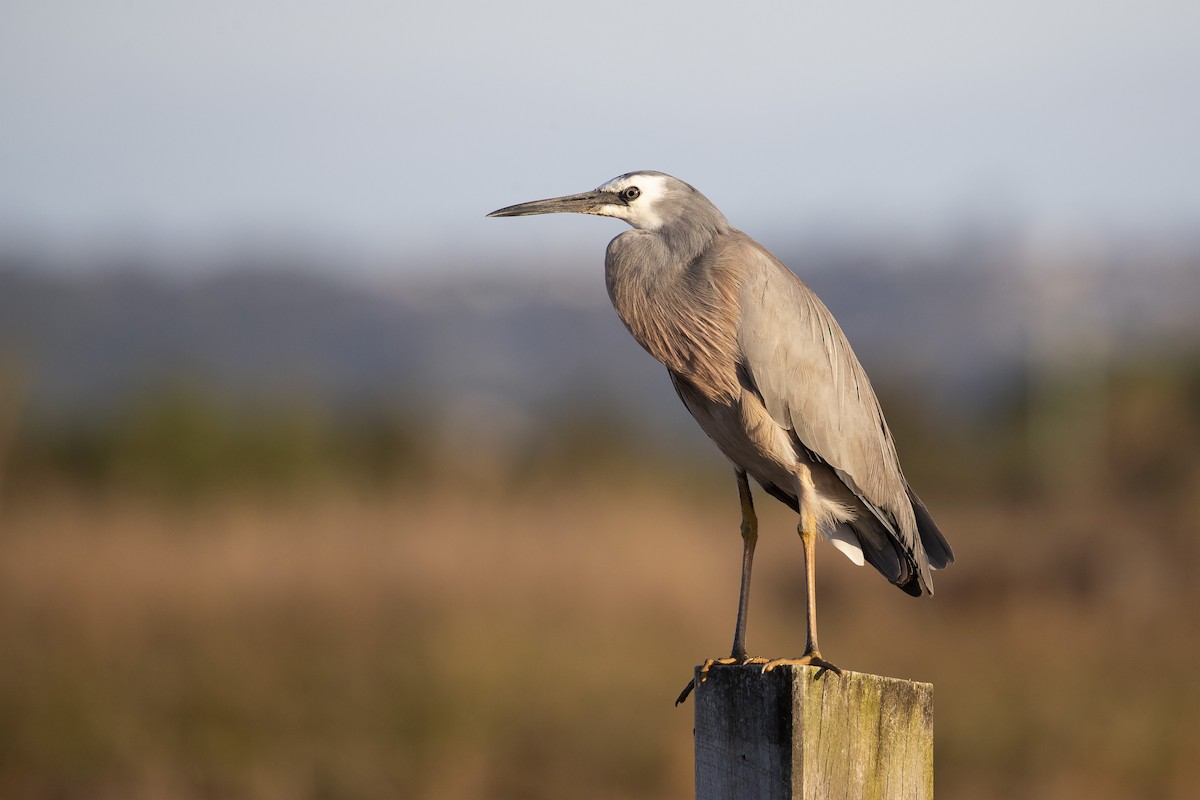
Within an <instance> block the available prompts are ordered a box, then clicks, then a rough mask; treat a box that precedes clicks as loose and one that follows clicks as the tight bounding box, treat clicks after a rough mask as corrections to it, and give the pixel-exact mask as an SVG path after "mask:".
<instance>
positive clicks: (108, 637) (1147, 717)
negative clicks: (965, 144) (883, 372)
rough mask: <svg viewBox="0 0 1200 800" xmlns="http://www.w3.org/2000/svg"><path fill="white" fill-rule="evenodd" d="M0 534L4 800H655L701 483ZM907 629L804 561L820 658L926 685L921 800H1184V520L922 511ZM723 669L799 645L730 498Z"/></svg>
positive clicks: (665, 787) (99, 514) (122, 511)
mask: <svg viewBox="0 0 1200 800" xmlns="http://www.w3.org/2000/svg"><path fill="white" fill-rule="evenodd" d="M727 483H728V485H725V484H724V483H722V484H720V485H719V486H720V487H721V488H720V489H719V490H717V491H713V492H711V493H706V494H705V495H703V496H701V495H696V494H689V493H687V492H685V491H683V490H682V489H680V488H678V487H675V486H666V487H663V486H661V485H660V486H658V487H655V486H654V485H653V484H652V483H651V482H650V481H648V480H647V481H643V482H641V483H634V482H632V481H625V482H620V483H618V482H616V481H615V480H612V479H606V478H604V477H603V476H596V477H594V478H593V479H591V480H588V481H580V480H575V481H572V482H571V485H555V484H554V483H553V482H550V481H541V482H533V483H528V484H526V485H525V486H524V487H523V488H520V489H515V488H512V487H511V486H510V487H508V488H504V487H503V486H501V485H498V484H495V483H489V484H481V485H477V486H473V487H472V488H471V489H470V490H469V491H468V490H466V489H461V490H455V489H452V488H447V487H446V486H443V485H442V484H441V483H438V484H435V485H431V486H428V487H426V488H424V489H423V490H420V491H418V490H416V489H414V488H411V487H410V488H408V489H405V488H402V487H399V488H397V489H396V490H395V491H393V492H390V493H372V494H361V493H356V492H354V491H352V490H350V489H344V488H323V489H322V488H312V489H310V490H309V491H307V492H305V493H303V494H296V495H292V496H282V495H273V496H271V495H267V496H239V495H230V496H226V497H222V498H213V499H209V500H207V501H204V502H198V503H193V504H191V505H188V506H181V505H171V504H166V503H156V502H152V501H148V500H147V499H146V498H142V497H137V496H134V495H123V494H115V495H110V496H105V497H91V498H88V497H84V496H81V495H79V494H75V493H69V492H57V493H55V492H50V493H46V494H41V495H38V496H31V497H25V498H15V499H14V500H13V501H12V502H10V503H9V505H8V507H7V508H4V509H0V653H2V654H3V655H2V657H0V796H2V797H4V798H47V797H60V798H68V797H69V798H74V797H87V798H110V797H111V798H134V799H136V798H199V797H222V798H241V797H246V798H250V797H253V798H309V797H311V798H320V797H337V798H342V797H364V798H368V797H389V798H395V797H403V798H418V799H419V798H439V799H440V800H454V799H455V798H534V799H535V800H536V799H537V798H560V797H573V798H584V800H587V798H597V799H598V798H651V797H654V798H667V797H674V798H686V797H690V796H692V737H691V726H692V718H691V714H692V712H691V708H690V705H689V706H688V707H685V708H674V707H673V705H672V701H673V699H674V697H675V695H676V693H677V692H678V691H679V689H680V688H681V687H682V685H683V684H684V683H685V682H686V680H687V679H688V677H689V675H690V671H691V668H692V665H693V664H695V663H698V662H699V661H700V660H702V659H703V658H704V657H706V656H710V655H720V654H723V652H724V651H726V650H727V649H728V646H729V639H730V636H731V633H732V630H731V628H732V621H733V615H734V611H735V603H736V585H737V571H738V560H739V552H740V539H739V538H738V535H737V522H738V520H737V504H736V500H735V494H734V486H733V481H732V478H731V477H730V478H729V480H728V482H727ZM929 499H930V501H931V506H932V507H933V509H934V511H935V513H936V514H937V516H938V518H939V521H940V522H941V524H942V526H943V528H944V530H946V532H947V533H948V535H949V536H950V537H951V540H952V542H953V543H954V545H955V547H956V549H957V554H958V556H959V563H958V564H957V565H955V566H954V567H953V568H952V569H951V570H948V571H946V572H945V573H941V574H939V575H938V576H937V588H938V595H937V597H936V598H934V599H933V600H923V601H916V600H912V599H910V598H908V597H906V596H904V595H903V594H902V593H900V592H898V591H897V590H896V589H894V588H893V587H890V586H888V585H887V584H886V582H885V581H883V580H882V579H881V578H880V577H879V576H878V575H877V574H875V573H874V572H870V571H868V570H866V569H858V568H855V567H853V566H852V565H850V564H849V563H848V562H846V561H845V560H844V559H842V558H841V556H839V555H837V554H836V552H835V551H833V550H832V548H829V547H824V546H823V547H822V548H821V549H820V550H819V556H818V558H819V564H818V573H819V580H818V585H819V587H820V603H821V633H822V646H823V650H825V652H826V654H827V655H829V656H830V657H832V658H833V659H834V660H836V661H837V662H838V663H839V664H841V665H842V666H844V667H847V668H851V669H855V670H860V671H867V672H877V673H882V674H889V675H896V676H900V677H910V678H916V679H921V680H929V681H932V682H934V684H935V686H936V693H937V694H936V703H937V710H936V730H937V737H938V738H937V782H938V792H939V795H940V796H943V797H955V798H979V799H981V800H983V799H987V800H990V799H991V798H1001V797H1004V798H1008V797H1023V798H1032V799H1033V800H1037V799H1038V798H1064V797H1087V798H1096V799H1097V800H1106V799H1107V798H1128V797H1139V798H1179V799H1180V800H1182V799H1183V798H1191V797H1195V796H1200V682H1198V681H1197V679H1196V675H1197V671H1198V669H1200V639H1198V636H1200V589H1198V588H1197V584H1196V580H1195V575H1196V571H1197V567H1198V566H1200V543H1198V542H1197V537H1195V536H1194V533H1195V531H1194V526H1193V525H1192V523H1191V520H1194V519H1195V518H1196V512H1198V511H1200V508H1198V507H1197V502H1196V501H1195V500H1194V499H1193V500H1188V499H1184V500H1180V501H1178V502H1177V503H1175V505H1173V506H1168V507H1164V506H1162V505H1155V506H1153V507H1150V506H1149V505H1139V504H1135V503H1131V502H1129V501H1118V500H1116V499H1108V500H1105V499H1103V498H1099V497H1092V498H1090V499H1089V501H1088V502H1086V503H1084V502H1071V501H1059V502H1058V503H1056V504H1054V505H1046V504H1037V503H1033V502H1023V503H1018V502H1015V501H1013V502H1007V503H1005V502H1002V501H992V502H989V503H981V502H979V501H977V500H973V501H971V503H970V504H969V505H961V506H957V505H955V503H954V502H953V500H952V499H949V498H937V497H931V498H929ZM759 505H760V512H761V513H760V516H761V518H762V525H763V539H762V542H761V544H760V549H759V563H758V565H757V566H758V570H757V574H756V581H755V595H754V602H753V605H752V609H751V612H752V613H751V626H750V645H751V649H752V650H753V651H755V652H758V653H761V654H764V655H772V656H775V655H790V654H795V653H796V651H797V650H798V649H799V648H800V646H801V643H802V641H803V630H802V625H803V620H802V617H801V616H800V612H799V609H800V608H801V606H800V603H801V585H800V582H799V580H798V574H799V569H800V551H799V544H798V541H797V539H796V537H795V535H794V532H793V527H792V526H793V524H794V522H793V520H792V519H791V517H790V514H789V513H787V512H786V509H783V508H782V507H781V506H779V505H778V504H776V503H774V502H768V501H767V500H765V499H764V500H760V501H759Z"/></svg>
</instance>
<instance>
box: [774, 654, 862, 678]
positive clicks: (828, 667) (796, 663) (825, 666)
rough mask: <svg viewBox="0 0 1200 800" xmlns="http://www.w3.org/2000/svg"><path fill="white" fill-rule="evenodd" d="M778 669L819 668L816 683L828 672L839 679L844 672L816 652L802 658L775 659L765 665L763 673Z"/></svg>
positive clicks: (815, 676)
mask: <svg viewBox="0 0 1200 800" xmlns="http://www.w3.org/2000/svg"><path fill="white" fill-rule="evenodd" d="M776 667H819V669H818V670H817V674H816V675H814V676H813V680H814V681H815V680H817V679H818V678H821V677H823V676H824V675H825V673H826V672H832V673H833V674H834V675H837V676H838V677H839V678H840V677H841V675H842V671H841V670H840V669H838V667H837V665H836V664H834V663H833V662H830V661H826V660H825V659H823V658H821V654H820V653H815V652H814V653H806V654H805V655H802V656H800V658H775V659H772V660H770V661H768V662H766V663H765V664H763V668H762V671H763V672H764V673H767V672H770V671H771V670H773V669H775V668H776Z"/></svg>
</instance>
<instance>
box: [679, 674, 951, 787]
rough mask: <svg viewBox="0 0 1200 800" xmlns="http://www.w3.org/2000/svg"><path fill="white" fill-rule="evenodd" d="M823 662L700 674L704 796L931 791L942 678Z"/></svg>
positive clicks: (699, 760) (699, 777)
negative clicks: (937, 684)
mask: <svg viewBox="0 0 1200 800" xmlns="http://www.w3.org/2000/svg"><path fill="white" fill-rule="evenodd" d="M816 674H817V669H816V668H815V667H780V668H778V669H775V670H773V671H771V672H768V673H765V674H764V673H763V672H762V668H761V667H757V666H753V665H749V666H722V667H714V668H713V669H712V670H710V671H709V673H708V677H707V679H706V680H705V681H704V683H701V682H700V674H699V670H697V673H696V694H695V703H696V800H859V799H860V798H861V800H932V798H933V685H932V684H929V683H916V682H913V681H904V680H899V679H897V678H883V677H880V676H878V675H867V674H863V673H860V672H845V673H843V674H842V675H841V677H839V676H837V675H835V674H833V673H826V674H825V675H824V676H823V677H822V678H821V679H820V680H813V679H814V677H815V676H816Z"/></svg>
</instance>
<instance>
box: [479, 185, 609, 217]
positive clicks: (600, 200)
mask: <svg viewBox="0 0 1200 800" xmlns="http://www.w3.org/2000/svg"><path fill="white" fill-rule="evenodd" d="M620 202H621V201H620V199H619V198H618V197H617V195H616V194H615V193H613V192H601V191H599V190H598V189H597V190H594V191H591V192H583V193H582V194H569V195H566V196H565V197H551V198H550V199H549V200H534V201H533V202H530V203H518V204H517V205H515V206H506V207H505V208H501V209H497V210H496V211H493V212H492V213H490V214H488V216H489V217H527V216H530V215H531V214H561V213H563V212H574V213H576V214H600V215H601V216H605V213H604V211H603V209H604V208H606V207H609V206H614V205H619V204H620Z"/></svg>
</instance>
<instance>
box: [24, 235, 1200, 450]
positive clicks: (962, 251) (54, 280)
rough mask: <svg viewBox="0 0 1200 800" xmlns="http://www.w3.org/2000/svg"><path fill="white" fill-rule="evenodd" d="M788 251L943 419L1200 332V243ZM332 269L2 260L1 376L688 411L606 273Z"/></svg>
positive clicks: (41, 401) (346, 403)
mask: <svg viewBox="0 0 1200 800" xmlns="http://www.w3.org/2000/svg"><path fill="white" fill-rule="evenodd" d="M897 252H899V253H900V255H896V253H897ZM781 255H785V256H786V257H785V258H784V260H785V262H787V263H789V264H791V265H792V266H793V267H797V266H800V267H802V269H801V272H802V274H803V277H804V278H805V279H806V280H807V281H808V282H809V284H810V285H812V286H813V287H814V288H815V289H817V291H818V293H819V294H820V295H821V296H822V298H823V299H824V300H825V302H826V304H827V305H829V306H830V308H831V309H832V310H833V311H834V313H835V314H836V315H837V317H838V318H839V320H840V321H841V323H842V325H843V327H844V328H845V330H846V332H847V335H848V336H849V338H850V340H851V342H852V343H853V344H854V346H855V348H856V350H857V352H858V353H859V355H860V357H861V358H862V360H863V361H864V363H866V365H867V367H868V371H869V372H870V373H871V374H872V376H873V380H874V381H875V382H876V384H877V385H880V386H882V387H885V388H891V387H894V388H895V389H896V390H897V391H900V392H902V393H903V394H904V395H905V396H907V397H911V398H913V399H917V400H920V401H921V402H923V403H927V404H929V405H930V407H932V408H937V409H939V410H962V409H968V410H969V408H970V407H972V406H973V405H975V404H978V403H981V402H987V401H988V400H989V398H991V397H993V396H994V395H995V393H996V392H997V391H998V390H999V389H1001V388H1002V387H1004V386H1006V385H1008V384H1009V383H1011V381H1012V380H1013V378H1014V376H1017V375H1019V374H1021V373H1022V372H1023V371H1024V370H1025V369H1026V368H1027V364H1028V363H1030V361H1031V360H1032V361H1033V362H1034V363H1044V364H1055V363H1060V362H1061V363H1070V362H1071V361H1072V360H1075V359H1079V358H1084V359H1094V358H1100V359H1104V358H1116V357H1123V356H1125V355H1130V354H1137V353H1154V352H1157V351H1159V350H1161V349H1164V348H1165V349H1175V350H1178V349H1187V348H1191V349H1193V350H1194V349H1196V347H1197V345H1198V344H1200V322H1198V316H1200V314H1198V312H1197V311H1196V309H1197V308H1200V249H1197V250H1193V251H1188V252H1182V253H1181V252H1180V251H1171V252H1168V253H1157V254H1149V253H1145V252H1140V251H1130V252H1124V253H1110V254H1108V255H1106V256H1105V259H1104V260H1103V261H1092V262H1090V263H1087V264H1081V263H1070V262H1066V263H1061V262H1060V263H1055V261H1054V260H1053V259H1045V260H1044V261H1038V260H1032V261H1031V259H1030V258H1029V257H1027V256H1024V257H1023V256H1019V255H1018V253H1017V251H1015V250H1011V249H1006V248H1003V247H995V246H979V247H971V246H965V245H964V246H962V247H959V248H946V249H943V250H938V251H934V252H925V253H922V252H919V251H915V250H908V251H906V250H903V249H901V250H898V251H897V250H892V249H890V250H886V251H883V250H881V251H878V252H872V251H862V252H854V251H848V250H839V251H818V250H814V249H805V248H797V249H796V252H794V253H791V254H781ZM334 274H336V271H335V270H332V269H330V270H325V271H321V272H318V271H314V270H313V269H311V268H307V269H304V270H295V271H293V270H290V269H288V268H287V267H286V266H278V265H277V266H275V267H272V268H262V267H254V268H239V267H238V266H237V265H236V264H233V265H228V266H227V267H225V268H222V269H219V270H218V269H213V270H207V271H200V272H196V273H193V274H191V275H190V276H189V277H187V278H166V277H159V276H157V275H156V273H155V272H153V271H152V270H147V269H140V270H101V271H89V272H84V273H64V272H62V271H59V270H54V269H48V268H46V266H45V265H39V264H36V263H30V262H29V261H28V259H25V260H20V259H15V258H9V259H7V260H4V259H3V258H0V368H3V365H4V364H7V365H8V367H7V370H8V372H9V373H15V372H20V373H23V375H24V376H25V385H26V386H27V398H26V402H27V404H28V407H29V408H30V409H31V410H33V411H34V412H36V413H38V414H41V415H43V416H49V417H70V418H78V417H87V416H89V415H95V414H102V413H104V412H105V411H107V410H110V409H113V408H116V407H120V406H121V405H122V404H124V403H127V402H129V401H130V400H131V399H132V398H135V397H137V396H138V395H139V393H142V392H145V391H146V390H147V389H148V388H151V387H154V386H159V385H162V384H164V383H170V382H186V383H189V384H194V385H197V386H203V387H204V390H205V391H207V392H211V393H214V394H215V395H218V396H221V397H225V398H228V399H229V401H230V402H232V403H255V404H258V405H263V404H266V405H268V406H269V405H270V404H272V403H288V402H296V401H304V402H312V403H318V404H320V405H321V406H323V407H327V408H329V409H331V410H332V411H334V412H339V413H340V412H346V413H349V412H352V411H354V410H355V409H356V408H367V407H372V408H374V407H379V406H383V405H397V406H401V407H407V408H420V409H424V410H425V411H426V413H433V414H436V415H438V416H439V417H447V418H452V419H453V418H460V419H463V420H469V421H471V424H472V425H473V426H486V424H487V420H488V419H489V417H491V416H494V418H495V419H497V420H504V421H505V423H506V424H518V425H519V424H521V423H522V420H524V422H525V423H530V422H532V421H536V419H537V418H538V416H539V415H545V414H556V413H562V412H563V410H564V409H570V408H577V407H581V406H582V407H590V408H593V409H601V408H603V409H605V410H606V413H609V414H611V415H613V416H614V417H622V418H624V417H629V418H636V419H639V420H641V423H640V424H642V425H646V426H650V427H660V426H666V427H669V428H674V427H677V426H683V425H687V424H690V423H689V422H688V421H687V418H686V415H685V414H684V413H683V412H682V411H680V410H679V408H678V407H677V405H676V402H677V401H676V400H675V398H674V395H673V393H672V391H671V389H670V385H669V382H668V381H667V379H666V377H665V375H664V374H663V371H662V369H661V367H659V366H658V365H657V364H656V363H654V362H653V361H652V360H651V359H650V358H649V357H648V356H647V355H646V354H645V353H643V352H641V350H640V349H639V348H638V347H637V345H636V344H635V343H634V342H633V341H632V340H631V339H630V337H629V336H628V334H627V333H626V332H625V331H624V329H623V328H622V326H621V324H620V322H619V321H618V320H617V318H616V316H615V314H614V313H613V312H612V309H611V308H610V307H609V305H608V301H607V297H606V296H605V293H604V287H603V278H602V275H601V273H600V267H599V265H596V268H595V270H594V274H595V277H594V278H590V279H588V280H585V281H582V282H575V283H573V282H570V281H558V282H556V281H554V280H538V281H536V282H535V281H532V280H528V279H526V280H514V281H512V282H501V281H498V280H496V279H488V280H483V279H480V280H469V279H464V278H458V279H455V280H446V281H444V282H439V281H435V280H432V279H430V278H422V279H419V280H417V279H414V280H411V281H409V282H407V283H406V282H403V281H397V282H396V283H394V284H391V285H386V286H365V285H362V284H355V283H350V282H342V281H339V280H337V279H335V278H332V277H328V276H329V275H334ZM14 364H15V365H19V367H16V368H14V366H13V365H14Z"/></svg>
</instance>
